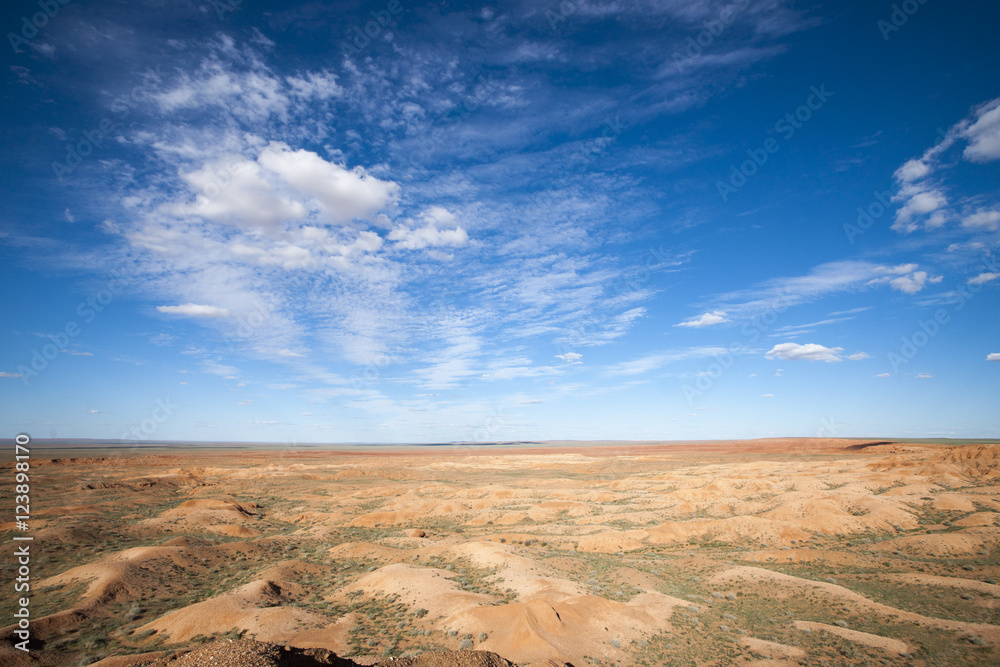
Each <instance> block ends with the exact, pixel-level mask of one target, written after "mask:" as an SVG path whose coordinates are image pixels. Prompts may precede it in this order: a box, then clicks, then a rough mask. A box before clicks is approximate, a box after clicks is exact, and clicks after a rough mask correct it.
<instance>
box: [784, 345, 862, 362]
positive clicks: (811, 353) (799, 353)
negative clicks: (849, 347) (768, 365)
mask: <svg viewBox="0 0 1000 667" xmlns="http://www.w3.org/2000/svg"><path fill="white" fill-rule="evenodd" d="M843 351H844V348H842V347H825V346H823V345H818V344H816V343H807V344H805V345H799V344H798V343H780V344H778V345H775V346H774V347H773V348H771V351H770V352H768V353H767V354H766V355H765V356H766V357H767V358H768V359H782V360H785V361H826V362H831V361H841V360H842V357H841V355H840V353H841V352H843Z"/></svg>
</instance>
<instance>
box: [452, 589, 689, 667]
mask: <svg viewBox="0 0 1000 667" xmlns="http://www.w3.org/2000/svg"><path fill="white" fill-rule="evenodd" d="M687 604H688V603H687V602H686V601H683V600H679V599H677V598H672V597H669V596H666V595H662V594H660V593H645V594H642V595H638V596H636V597H635V598H633V599H632V600H631V601H630V602H629V603H628V604H623V603H621V602H616V601H613V600H607V599H605V598H601V597H596V596H592V595H582V596H579V597H575V598H567V599H563V600H558V601H557V600H552V599H545V598H544V597H538V598H535V599H532V600H528V601H526V602H514V603H510V604H505V605H500V606H495V607H477V608H474V609H470V610H468V611H466V612H464V613H460V614H456V615H455V616H452V617H450V618H447V619H445V621H444V627H445V628H446V629H450V630H455V631H457V632H459V633H473V634H475V633H478V632H486V633H487V634H488V635H489V637H488V639H487V640H486V641H485V642H483V643H482V644H481V646H482V647H483V648H484V649H486V650H490V651H496V652H497V653H500V654H501V655H504V656H507V657H508V658H509V659H511V660H513V661H514V662H517V663H525V662H541V661H545V660H565V661H568V662H571V663H573V664H586V663H585V661H584V656H586V655H589V656H593V657H601V658H602V659H609V660H611V661H615V660H620V659H622V658H623V657H624V656H625V655H626V653H627V649H626V648H620V647H627V646H628V645H629V644H630V643H631V642H632V641H637V640H640V639H642V638H643V637H646V636H649V635H651V634H653V633H656V632H661V631H663V630H665V629H668V628H669V627H670V624H669V622H668V621H667V619H668V618H670V615H671V613H672V612H673V609H674V607H676V606H679V605H684V606H687ZM497 628H503V632H496V629H497Z"/></svg>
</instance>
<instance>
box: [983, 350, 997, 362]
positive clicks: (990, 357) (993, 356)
mask: <svg viewBox="0 0 1000 667" xmlns="http://www.w3.org/2000/svg"><path fill="white" fill-rule="evenodd" d="M986 361H1000V352H990V353H989V354H987V355H986Z"/></svg>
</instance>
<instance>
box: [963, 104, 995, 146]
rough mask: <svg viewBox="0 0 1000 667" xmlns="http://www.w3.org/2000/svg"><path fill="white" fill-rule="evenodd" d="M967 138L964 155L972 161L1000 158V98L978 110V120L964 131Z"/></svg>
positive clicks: (964, 136)
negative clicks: (967, 143)
mask: <svg viewBox="0 0 1000 667" xmlns="http://www.w3.org/2000/svg"><path fill="white" fill-rule="evenodd" d="M962 136H963V138H965V139H967V140H968V142H969V145H968V146H966V148H965V151H964V153H963V155H964V156H965V159H967V160H970V161H971V162H990V161H992V160H1000V98H997V99H994V100H990V101H989V102H987V103H985V104H983V105H982V106H980V107H979V109H977V110H976V120H975V121H974V122H972V123H970V124H969V125H968V127H966V128H965V129H964V130H963V131H962Z"/></svg>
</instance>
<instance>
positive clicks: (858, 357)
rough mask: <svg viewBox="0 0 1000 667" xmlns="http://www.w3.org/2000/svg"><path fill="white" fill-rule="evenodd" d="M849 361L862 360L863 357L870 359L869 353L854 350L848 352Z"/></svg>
mask: <svg viewBox="0 0 1000 667" xmlns="http://www.w3.org/2000/svg"><path fill="white" fill-rule="evenodd" d="M847 358H848V359H850V360H851V361H862V360H863V359H871V358H872V357H871V355H870V354H868V353H867V352H856V353H855V354H850V355H848V356H847Z"/></svg>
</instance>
